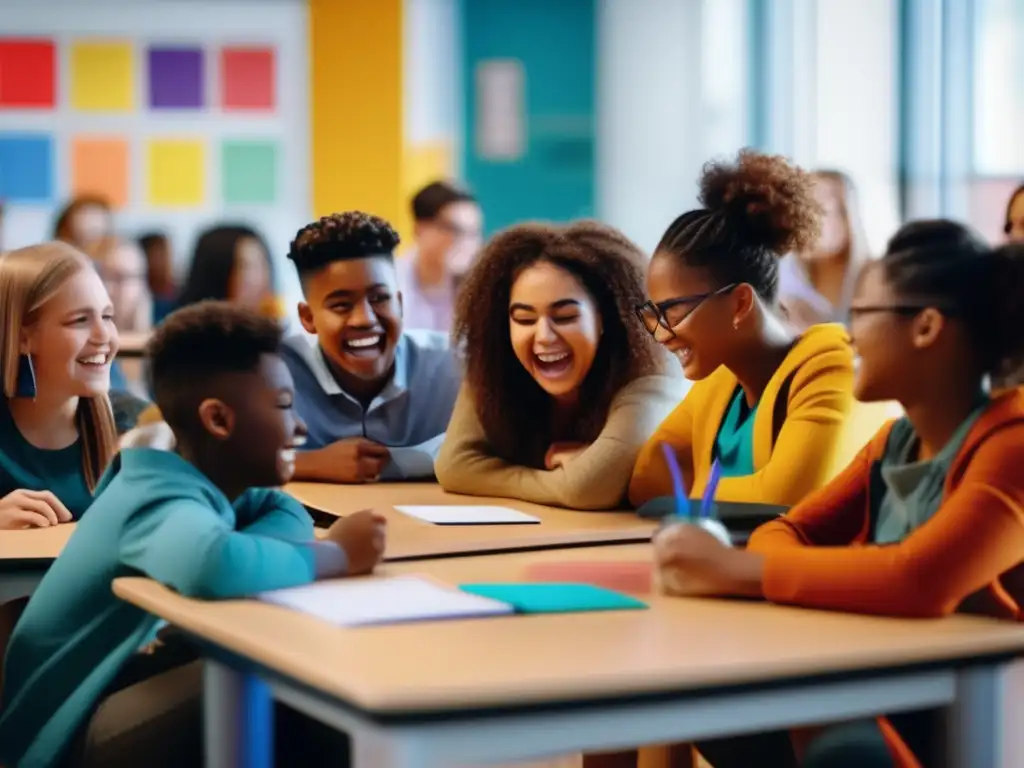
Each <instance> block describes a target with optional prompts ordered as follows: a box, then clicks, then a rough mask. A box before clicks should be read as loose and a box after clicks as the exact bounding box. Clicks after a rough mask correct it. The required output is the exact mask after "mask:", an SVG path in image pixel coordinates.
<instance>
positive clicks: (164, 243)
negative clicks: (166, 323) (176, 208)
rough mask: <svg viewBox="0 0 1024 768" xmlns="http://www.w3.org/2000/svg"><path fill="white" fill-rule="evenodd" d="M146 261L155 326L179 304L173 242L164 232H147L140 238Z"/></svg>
mask: <svg viewBox="0 0 1024 768" xmlns="http://www.w3.org/2000/svg"><path fill="white" fill-rule="evenodd" d="M139 247H140V248H141V249H142V253H143V255H144V256H145V259H146V282H147V283H148V284H149V293H150V296H151V297H152V301H153V325H158V324H159V323H160V321H161V320H163V319H164V318H165V317H167V315H168V314H170V313H171V311H173V309H174V307H175V306H176V305H177V303H178V283H177V281H176V280H175V277H174V258H173V252H172V250H171V240H170V238H169V237H168V236H167V235H166V234H165V233H163V232H147V233H146V234H144V235H142V236H141V237H140V238H139Z"/></svg>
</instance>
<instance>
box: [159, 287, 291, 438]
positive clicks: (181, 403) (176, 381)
mask: <svg viewBox="0 0 1024 768" xmlns="http://www.w3.org/2000/svg"><path fill="white" fill-rule="evenodd" d="M282 337H283V331H282V329H281V326H280V325H279V324H278V323H276V322H275V321H273V320H271V319H269V318H266V317H263V316H261V315H259V314H256V313H255V312H252V311H251V310H248V309H244V308H243V307H240V306H238V305H237V304H230V303H228V302H226V301H201V302H198V303H196V304H192V305H190V306H188V307H185V308H183V309H179V310H177V311H175V312H172V313H171V314H170V315H168V316H167V318H166V319H165V320H164V321H163V323H161V324H160V326H159V327H158V328H157V329H156V331H155V332H154V333H153V336H152V337H151V338H150V340H149V343H148V344H147V346H146V354H147V357H148V358H149V376H150V386H151V388H152V391H153V397H154V400H155V401H156V405H157V407H158V408H159V409H160V413H161V414H162V415H163V418H164V421H166V422H167V424H168V425H169V426H170V427H171V429H172V430H174V433H175V434H176V435H178V436H179V437H180V436H181V435H182V434H183V433H184V434H188V433H189V432H190V431H191V430H193V429H194V428H195V421H194V417H195V413H196V410H197V409H198V407H199V403H201V402H202V401H203V399H204V398H206V397H209V393H208V391H207V388H208V387H209V384H210V381H211V380H212V379H213V378H214V377H216V376H218V375H220V374H223V373H244V372H248V371H255V370H256V369H257V368H258V367H259V364H260V357H261V356H262V355H266V354H276V353H277V351H278V350H279V349H280V346H281V340H282Z"/></svg>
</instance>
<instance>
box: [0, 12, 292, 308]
mask: <svg viewBox="0 0 1024 768" xmlns="http://www.w3.org/2000/svg"><path fill="white" fill-rule="evenodd" d="M0 16H2V17H3V25H2V29H0V200H2V201H3V205H4V209H5V214H4V231H3V241H2V245H3V247H4V248H14V247H18V246H21V245H26V244H30V243H33V242H39V241H40V240H43V239H47V238H48V237H50V234H51V232H52V227H53V220H54V217H55V214H56V212H57V211H58V210H59V209H60V208H61V207H62V206H63V205H64V203H65V202H66V201H67V200H68V199H69V198H70V197H72V196H74V195H78V194H86V193H96V194H100V195H103V196H104V197H106V198H108V199H110V200H111V201H112V203H113V204H114V205H115V207H116V219H117V226H118V229H119V230H120V232H121V233H122V234H123V235H125V236H135V235H138V234H139V233H140V232H141V231H142V230H149V229H155V230H163V231H167V232H169V234H170V235H171V236H172V238H173V245H174V248H175V252H176V257H177V260H178V262H179V266H180V267H182V268H184V267H185V262H186V261H187V257H188V255H189V254H190V253H191V248H192V245H193V241H194V239H195V236H196V234H197V232H198V230H200V229H201V228H203V227H205V226H208V225H210V224H212V223H214V222H216V221H221V220H225V219H227V220H231V221H245V222H248V223H250V224H252V225H255V226H256V227H257V228H258V229H259V230H260V231H261V232H262V233H263V234H264V235H265V236H266V237H267V239H268V241H269V242H270V245H271V249H272V250H273V251H274V252H275V255H276V256H277V259H276V262H277V271H278V273H279V277H280V278H282V280H281V282H282V283H284V287H285V288H286V293H294V291H295V288H296V285H295V281H294V279H293V276H291V275H290V270H288V269H287V268H286V267H285V265H284V264H283V263H282V262H283V255H284V253H285V251H286V250H287V243H288V241H289V239H290V238H291V237H293V236H294V234H295V231H296V230H297V229H298V228H299V227H300V226H302V225H303V224H305V223H306V222H307V220H308V216H309V210H310V204H309V196H310V184H309V176H310V174H309V138H308V136H309V131H308V125H309V93H308V86H307V83H308V79H309V77H308V67H307V55H306V48H307V45H308V31H307V25H308V19H307V11H306V4H305V3H301V2H295V1H294V0H248V2H246V1H245V0H204V2H201V3H200V2H195V0H160V1H159V2H157V1H156V0H92V1H91V2H89V3H83V2H66V0H64V1H62V0H32V2H31V3H25V2H21V1H19V0H0Z"/></svg>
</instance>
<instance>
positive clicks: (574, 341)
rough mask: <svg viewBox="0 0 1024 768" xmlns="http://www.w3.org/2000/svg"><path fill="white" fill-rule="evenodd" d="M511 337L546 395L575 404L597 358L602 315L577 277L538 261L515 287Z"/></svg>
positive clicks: (510, 320)
mask: <svg viewBox="0 0 1024 768" xmlns="http://www.w3.org/2000/svg"><path fill="white" fill-rule="evenodd" d="M509 338H510V340H511V342H512V350H513V351H514V352H515V355H516V357H517V358H518V359H519V362H520V363H521V364H522V366H523V367H524V368H525V369H526V370H527V371H528V372H529V374H530V375H531V376H532V377H533V378H534V380H535V381H536V382H537V383H538V384H539V385H540V386H541V388H542V389H543V390H544V391H545V392H547V393H548V394H549V395H551V396H552V397H554V398H556V399H571V398H573V397H574V396H575V395H576V394H577V392H578V391H579V388H580V385H581V384H582V383H583V380H584V379H585V378H586V377H587V374H588V373H589V372H590V367H591V365H593V362H594V357H595V356H596V355H597V348H598V344H599V343H600V341H601V315H600V312H599V311H598V308H597V305H596V304H595V302H594V299H593V297H592V296H591V295H590V294H589V293H588V292H587V290H586V289H585V288H584V287H583V285H582V284H581V283H580V281H579V280H578V279H577V278H576V276H575V275H573V274H572V273H571V272H567V271H566V270H564V269H562V268H561V267H557V266H555V265H554V264H550V263H548V262H539V263H537V264H534V265H533V266H530V267H527V268H526V269H524V270H523V271H522V272H520V273H519V275H518V276H517V277H516V279H515V282H514V283H513V284H512V292H511V296H510V298H509Z"/></svg>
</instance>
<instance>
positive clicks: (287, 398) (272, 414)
mask: <svg viewBox="0 0 1024 768" xmlns="http://www.w3.org/2000/svg"><path fill="white" fill-rule="evenodd" d="M210 390H211V392H212V393H215V396H211V397H209V398H207V399H205V400H203V401H202V402H201V403H200V405H199V419H200V422H201V423H202V425H203V428H204V429H205V430H206V431H207V432H208V433H209V434H210V435H212V436H213V437H214V438H215V439H216V440H217V441H218V444H219V445H222V446H223V453H224V455H228V456H230V457H231V466H232V467H233V468H234V470H235V471H234V472H233V473H232V474H234V475H235V483H234V484H235V485H237V486H238V487H239V488H243V489H244V488H265V487H273V486H279V485H284V484H285V483H287V482H288V481H289V480H291V478H292V475H294V474H295V452H296V449H298V448H300V447H301V446H302V445H303V444H304V443H305V442H306V425H305V424H304V423H303V421H302V419H300V418H299V417H298V415H297V414H296V413H295V411H294V409H293V405H294V402H295V384H294V382H293V381H292V376H291V373H289V371H288V367H287V366H286V365H285V363H284V361H283V360H282V359H281V358H280V357H279V356H278V355H276V354H263V355H260V362H259V365H258V367H257V368H256V369H255V370H253V371H245V372H230V373H223V374H220V375H219V376H218V377H217V378H216V379H215V380H214V381H213V382H212V383H211V387H210Z"/></svg>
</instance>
